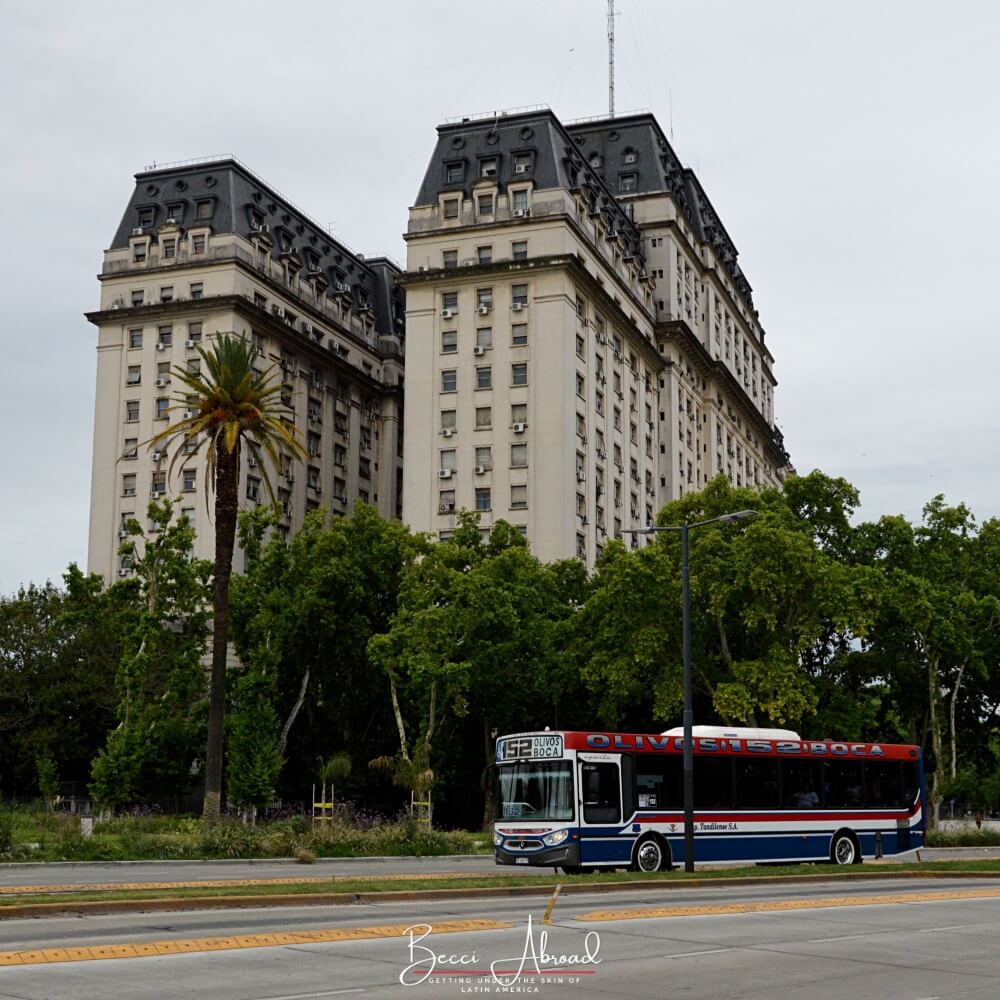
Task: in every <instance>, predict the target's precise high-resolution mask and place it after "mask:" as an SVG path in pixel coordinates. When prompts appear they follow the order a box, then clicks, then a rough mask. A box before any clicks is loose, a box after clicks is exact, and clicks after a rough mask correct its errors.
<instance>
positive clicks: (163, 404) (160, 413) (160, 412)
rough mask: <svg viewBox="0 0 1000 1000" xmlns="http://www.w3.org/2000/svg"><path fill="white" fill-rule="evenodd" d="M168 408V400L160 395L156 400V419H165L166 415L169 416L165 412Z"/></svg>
mask: <svg viewBox="0 0 1000 1000" xmlns="http://www.w3.org/2000/svg"><path fill="white" fill-rule="evenodd" d="M169 409H170V400H169V399H167V398H166V397H164V396H161V397H160V398H159V399H157V401H156V419H157V420H166V419H167V417H169V415H170V414H168V413H167V410H169Z"/></svg>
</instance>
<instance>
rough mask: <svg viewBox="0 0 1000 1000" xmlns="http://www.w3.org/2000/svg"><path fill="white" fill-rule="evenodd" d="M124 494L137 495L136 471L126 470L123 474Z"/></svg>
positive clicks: (126, 495) (127, 495) (124, 495)
mask: <svg viewBox="0 0 1000 1000" xmlns="http://www.w3.org/2000/svg"><path fill="white" fill-rule="evenodd" d="M122 496H123V497H134V496H135V473H134V472H126V473H125V475H124V476H122Z"/></svg>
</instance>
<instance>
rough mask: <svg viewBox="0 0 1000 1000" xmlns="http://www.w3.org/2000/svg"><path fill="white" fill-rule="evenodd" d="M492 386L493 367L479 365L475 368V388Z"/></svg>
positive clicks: (489, 387)
mask: <svg viewBox="0 0 1000 1000" xmlns="http://www.w3.org/2000/svg"><path fill="white" fill-rule="evenodd" d="M492 387H493V369H492V367H491V366H490V365H480V366H479V367H477V368H476V388H477V389H491V388H492Z"/></svg>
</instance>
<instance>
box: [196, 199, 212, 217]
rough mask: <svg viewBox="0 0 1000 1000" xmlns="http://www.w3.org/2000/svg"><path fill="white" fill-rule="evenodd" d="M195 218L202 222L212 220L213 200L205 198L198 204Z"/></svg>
mask: <svg viewBox="0 0 1000 1000" xmlns="http://www.w3.org/2000/svg"><path fill="white" fill-rule="evenodd" d="M195 218H196V219H201V220H205V219H211V218H212V199H211V198H205V199H204V200H203V201H199V202H197V206H196V208H195Z"/></svg>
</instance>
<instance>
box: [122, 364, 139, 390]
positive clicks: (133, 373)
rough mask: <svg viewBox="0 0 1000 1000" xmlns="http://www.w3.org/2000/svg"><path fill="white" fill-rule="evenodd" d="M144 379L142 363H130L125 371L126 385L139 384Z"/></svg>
mask: <svg viewBox="0 0 1000 1000" xmlns="http://www.w3.org/2000/svg"><path fill="white" fill-rule="evenodd" d="M141 381H142V365H129V366H128V371H127V372H126V373H125V384H126V385H138V384H139V383H140V382H141Z"/></svg>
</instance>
